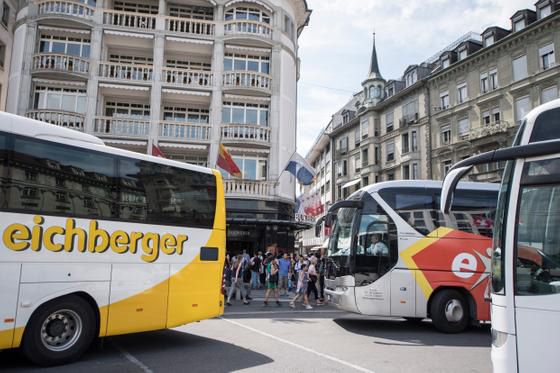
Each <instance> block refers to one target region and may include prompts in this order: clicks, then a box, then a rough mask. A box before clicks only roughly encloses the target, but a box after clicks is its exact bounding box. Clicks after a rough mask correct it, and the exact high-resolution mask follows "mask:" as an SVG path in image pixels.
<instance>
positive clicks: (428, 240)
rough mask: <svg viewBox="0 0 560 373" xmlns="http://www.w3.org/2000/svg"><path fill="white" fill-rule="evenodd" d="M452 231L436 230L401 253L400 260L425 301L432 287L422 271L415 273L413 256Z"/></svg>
mask: <svg viewBox="0 0 560 373" xmlns="http://www.w3.org/2000/svg"><path fill="white" fill-rule="evenodd" d="M451 231H452V229H450V228H438V229H436V230H435V231H434V232H432V233H430V234H429V235H428V236H427V237H424V238H421V239H419V240H418V241H416V242H415V243H414V244H412V245H411V246H410V247H409V248H407V249H406V250H404V251H403V252H401V254H400V255H401V258H402V260H403V261H404V263H405V264H406V266H407V267H408V269H409V270H410V273H411V274H412V276H413V278H414V279H415V280H416V282H417V283H418V285H419V286H420V289H422V293H424V296H425V297H426V300H428V299H430V295H431V294H432V292H433V290H434V289H432V286H431V285H430V283H429V282H428V279H427V278H426V276H425V275H424V273H423V272H422V271H417V269H418V266H417V265H416V263H415V262H414V259H413V257H414V255H416V254H418V253H419V252H420V251H422V250H424V249H425V248H426V247H428V246H430V245H431V244H433V243H434V242H435V241H437V240H439V239H440V238H442V237H444V236H446V235H447V234H448V233H449V232H451ZM431 236H435V237H438V238H433V237H431Z"/></svg>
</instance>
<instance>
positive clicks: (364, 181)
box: [362, 176, 369, 186]
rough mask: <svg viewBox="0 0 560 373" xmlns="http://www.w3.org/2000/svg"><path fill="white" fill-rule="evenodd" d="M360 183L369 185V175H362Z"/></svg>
mask: <svg viewBox="0 0 560 373" xmlns="http://www.w3.org/2000/svg"><path fill="white" fill-rule="evenodd" d="M362 185H363V186H368V185H369V177H367V176H364V177H363V178H362Z"/></svg>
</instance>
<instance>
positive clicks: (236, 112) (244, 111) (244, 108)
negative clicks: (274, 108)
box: [222, 102, 269, 126]
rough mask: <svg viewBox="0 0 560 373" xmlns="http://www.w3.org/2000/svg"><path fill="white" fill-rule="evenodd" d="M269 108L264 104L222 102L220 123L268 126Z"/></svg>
mask: <svg viewBox="0 0 560 373" xmlns="http://www.w3.org/2000/svg"><path fill="white" fill-rule="evenodd" d="M268 116H269V108H268V105H266V104H251V103H243V102H224V104H223V106H222V123H235V124H254V125H261V126H268V119H269V118H268Z"/></svg>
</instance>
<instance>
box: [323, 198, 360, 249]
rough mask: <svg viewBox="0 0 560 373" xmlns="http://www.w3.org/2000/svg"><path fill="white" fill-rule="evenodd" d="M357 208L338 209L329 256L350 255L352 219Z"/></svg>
mask: <svg viewBox="0 0 560 373" xmlns="http://www.w3.org/2000/svg"><path fill="white" fill-rule="evenodd" d="M356 211H357V209H356V208H341V209H340V210H338V213H337V218H336V223H335V226H334V229H333V234H332V237H331V240H330V243H329V256H349V255H350V252H351V250H350V249H351V245H352V220H353V219H354V216H355V215H356Z"/></svg>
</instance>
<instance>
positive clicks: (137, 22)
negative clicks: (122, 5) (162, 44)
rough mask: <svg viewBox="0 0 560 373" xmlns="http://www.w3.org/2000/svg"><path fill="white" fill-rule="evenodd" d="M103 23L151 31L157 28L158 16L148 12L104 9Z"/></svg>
mask: <svg viewBox="0 0 560 373" xmlns="http://www.w3.org/2000/svg"><path fill="white" fill-rule="evenodd" d="M103 24H104V25H108V26H116V27H123V28H129V29H135V30H146V31H148V30H149V31H151V30H155V28H156V16H155V15H153V14H146V13H133V12H123V11H120V10H112V9H105V10H103Z"/></svg>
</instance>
